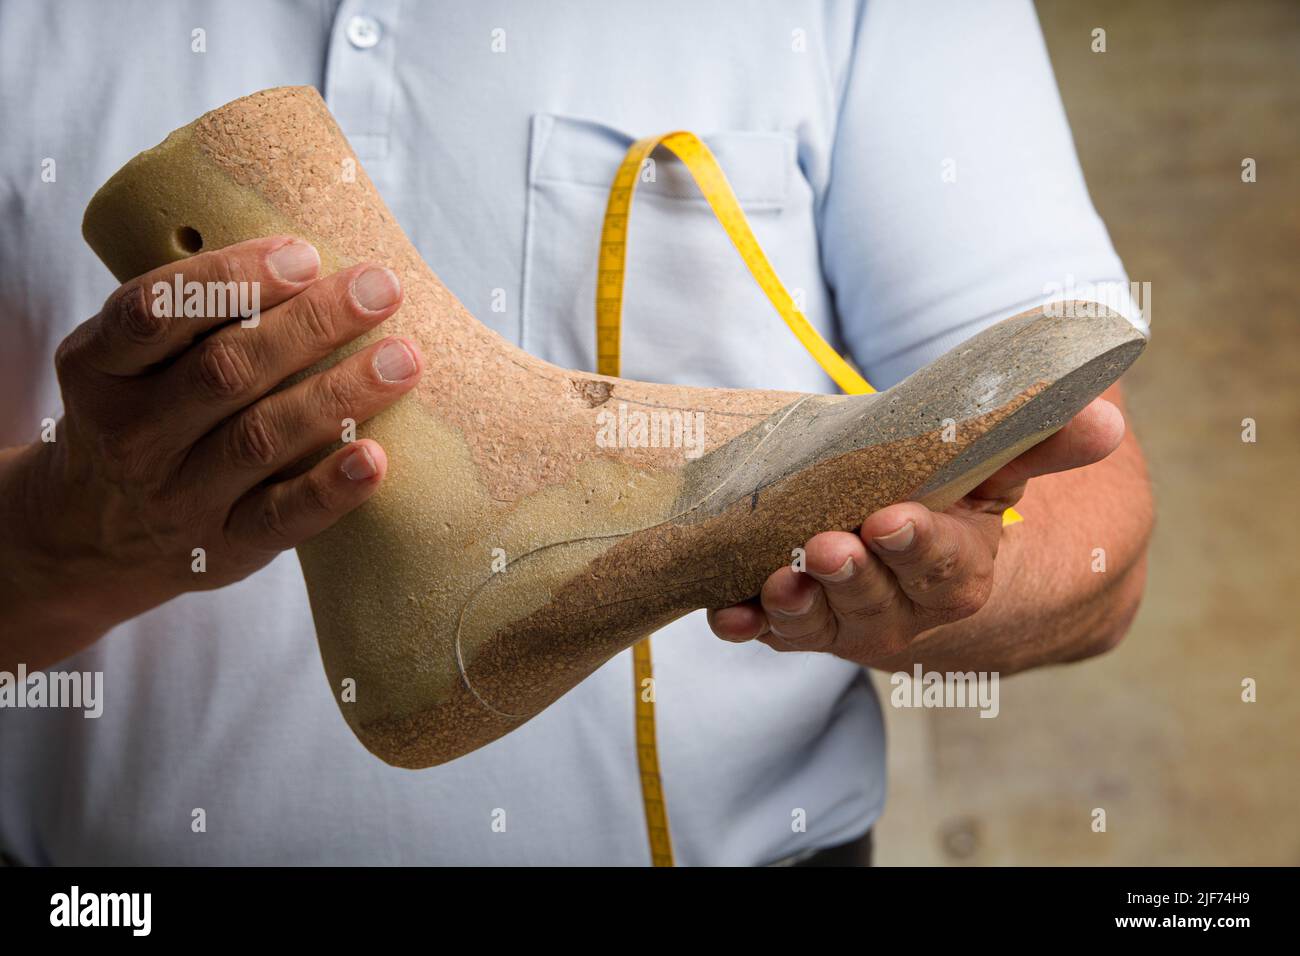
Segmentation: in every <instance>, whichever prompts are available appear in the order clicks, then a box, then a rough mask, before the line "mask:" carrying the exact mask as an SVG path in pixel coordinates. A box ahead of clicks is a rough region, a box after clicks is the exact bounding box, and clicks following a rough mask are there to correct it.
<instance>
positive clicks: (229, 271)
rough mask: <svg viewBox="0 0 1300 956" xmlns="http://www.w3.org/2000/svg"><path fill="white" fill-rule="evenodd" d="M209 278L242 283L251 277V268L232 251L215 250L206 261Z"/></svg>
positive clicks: (223, 281) (214, 280) (221, 281)
mask: <svg viewBox="0 0 1300 956" xmlns="http://www.w3.org/2000/svg"><path fill="white" fill-rule="evenodd" d="M206 265H207V271H208V278H209V279H210V280H211V281H213V282H220V283H222V284H227V283H231V282H233V283H241V282H247V281H248V279H249V278H250V275H249V269H248V266H247V264H246V263H245V262H244V260H243V259H242V258H241V257H240V256H238V255H235V254H233V253H231V252H226V251H222V252H214V253H212V254H211V258H210V259H209V260H208V262H207V263H206Z"/></svg>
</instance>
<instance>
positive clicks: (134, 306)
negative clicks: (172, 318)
mask: <svg viewBox="0 0 1300 956" xmlns="http://www.w3.org/2000/svg"><path fill="white" fill-rule="evenodd" d="M103 315H104V319H105V321H107V322H108V323H110V324H111V325H112V326H113V327H114V328H116V329H117V330H118V331H119V332H120V333H121V335H122V337H123V338H125V339H126V340H127V341H128V342H131V343H132V344H134V345H152V344H154V343H155V342H157V341H159V340H160V339H162V338H163V336H164V335H166V333H167V319H166V317H165V316H161V315H159V314H158V310H157V309H156V308H154V307H153V305H152V304H151V300H150V297H149V296H147V295H146V294H145V290H144V287H143V286H142V285H140V284H139V283H138V282H133V283H131V284H130V285H126V286H123V287H122V288H121V289H119V290H117V291H116V292H114V293H113V294H112V295H111V296H109V299H108V303H107V304H106V305H105V306H104V313H103Z"/></svg>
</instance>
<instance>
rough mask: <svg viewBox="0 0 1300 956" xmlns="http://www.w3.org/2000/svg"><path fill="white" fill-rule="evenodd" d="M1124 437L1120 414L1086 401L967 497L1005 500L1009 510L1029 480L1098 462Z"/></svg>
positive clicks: (1098, 402) (1100, 403)
mask: <svg viewBox="0 0 1300 956" xmlns="http://www.w3.org/2000/svg"><path fill="white" fill-rule="evenodd" d="M1123 438H1124V415H1123V413H1122V412H1120V410H1119V409H1118V408H1116V407H1115V406H1114V405H1113V404H1111V403H1110V402H1108V401H1106V400H1105V399H1104V398H1097V399H1094V400H1093V401H1092V402H1090V403H1089V404H1088V405H1087V406H1086V407H1084V409H1083V410H1082V411H1080V412H1079V414H1077V415H1075V416H1074V418H1072V419H1071V420H1070V421H1068V422H1066V424H1065V427H1064V428H1062V429H1061V430H1060V431H1058V432H1056V434H1054V435H1051V436H1050V437H1048V438H1047V439H1046V440H1045V441H1042V442H1040V443H1039V444H1037V445H1035V446H1034V447H1033V448H1031V449H1029V450H1028V451H1027V452H1025V453H1024V454H1023V455H1020V456H1019V457H1018V458H1016V459H1014V460H1013V461H1011V462H1008V463H1007V464H1006V465H1004V466H1003V467H1002V468H1000V469H998V470H997V471H996V472H994V473H993V474H992V475H990V476H989V477H988V478H987V479H986V480H985V481H984V482H983V484H981V485H980V486H979V487H978V488H975V489H974V490H973V491H971V493H970V495H969V497H971V498H974V499H979V500H990V501H999V500H1006V504H1005V505H1003V508H1006V507H1010V506H1011V505H1013V504H1015V502H1016V501H1018V500H1019V498H1020V495H1022V494H1023V493H1024V485H1025V482H1027V481H1028V480H1029V479H1030V478H1036V477H1038V476H1039V475H1049V474H1052V473H1054V472H1058V471H1069V470H1070V469H1071V468H1082V467H1084V466H1085V465H1091V464H1092V463H1093V462H1097V461H1101V459H1103V458H1105V457H1106V456H1107V455H1109V454H1110V453H1111V452H1113V451H1114V450H1115V449H1116V448H1118V447H1119V443H1120V442H1121V441H1122V440H1123Z"/></svg>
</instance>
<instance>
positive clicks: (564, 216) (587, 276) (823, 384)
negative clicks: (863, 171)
mask: <svg viewBox="0 0 1300 956" xmlns="http://www.w3.org/2000/svg"><path fill="white" fill-rule="evenodd" d="M702 138H703V139H704V141H705V143H707V144H708V146H709V148H710V149H711V150H712V151H713V153H714V155H715V156H716V157H717V158H718V162H719V164H720V165H721V166H722V169H723V172H725V173H726V175H727V178H728V180H729V181H730V182H731V185H732V188H733V189H734V190H735V192H736V196H737V198H738V199H739V201H740V204H741V207H742V208H743V209H744V210H745V214H746V217H747V218H748V219H749V222H750V226H751V227H752V228H753V230H754V234H755V235H756V236H757V238H758V241H759V244H760V245H761V246H762V247H763V249H764V251H765V252H766V253H767V256H768V259H769V260H770V261H771V262H772V265H773V267H774V268H775V269H776V271H777V274H778V275H779V276H780V277H781V279H782V281H783V282H784V283H785V285H786V288H787V289H789V290H790V293H791V295H792V296H794V297H795V301H796V302H798V303H799V304H800V305H801V307H802V308H803V310H804V312H805V314H806V315H807V317H808V319H809V321H810V322H812V324H813V325H814V326H815V327H817V329H818V330H819V331H820V332H822V334H823V335H826V336H827V337H828V338H829V337H830V334H829V333H830V326H831V321H832V319H831V316H832V312H831V308H830V301H829V295H828V293H827V291H826V288H825V284H824V282H823V280H822V277H821V269H820V259H819V256H818V248H817V230H816V223H815V218H814V201H813V193H812V189H811V187H810V186H809V185H808V182H807V180H806V179H805V178H804V177H803V175H802V173H801V172H800V170H799V167H798V162H797V160H796V147H797V142H796V139H795V137H794V135H793V134H785V133H773V132H747V131H726V132H720V133H715V134H713V135H709V136H704V137H702ZM633 139H634V137H633V136H631V135H630V134H628V133H625V132H623V131H621V130H618V129H615V128H613V127H610V126H606V125H604V124H601V123H597V122H593V121H589V120H583V119H577V118H573V117H567V116H560V115H556V114H549V113H543V114H537V115H535V116H534V117H533V118H532V128H531V138H530V145H529V163H528V212H527V220H526V226H525V237H524V274H523V328H522V343H523V347H524V348H525V349H526V350H528V351H529V352H531V353H532V354H534V355H536V356H538V357H540V358H543V359H546V360H547V361H550V362H554V363H555V364H557V365H561V366H565V367H568V368H580V369H587V370H592V369H594V368H595V362H596V359H595V351H596V331H595V329H596V318H595V312H596V304H595V303H596V272H597V262H598V256H599V248H600V231H601V225H602V222H603V220H604V214H605V205H606V202H607V200H608V196H609V186H610V183H611V182H612V181H613V179H614V175H615V173H616V172H617V170H618V167H619V164H620V163H621V162H622V159H623V156H624V154H625V153H626V151H627V148H628V146H630V145H631V143H632V141H633ZM653 158H654V161H655V162H654V167H653V179H648V177H645V176H643V177H642V178H641V179H639V180H638V182H637V187H636V193H635V196H634V198H633V201H632V215H631V225H630V229H629V235H628V249H627V266H626V274H625V279H624V294H623V348H622V363H623V370H622V374H623V375H624V376H625V377H627V378H635V379H643V380H649V381H657V382H670V383H674V384H683V385H713V386H728V387H762V388H776V389H791V390H802V391H822V392H833V391H835V390H836V389H835V386H834V384H833V383H832V382H831V380H830V379H829V378H828V377H827V376H826V375H825V373H823V372H822V371H821V369H820V368H819V367H818V366H817V364H816V362H814V361H813V359H812V357H811V356H809V355H808V353H807V352H806V351H805V350H804V348H803V346H801V345H800V344H799V342H798V340H797V339H796V338H795V337H794V334H793V333H792V332H791V331H790V330H789V328H788V327H787V326H786V324H785V323H784V322H783V321H782V320H781V317H780V315H779V314H778V313H777V312H776V310H775V309H774V308H773V307H772V304H771V303H770V302H769V301H768V299H767V297H766V296H765V295H764V294H763V291H762V290H761V289H760V288H759V287H758V284H757V283H756V282H755V281H754V279H753V277H752V276H751V275H750V274H749V270H748V269H747V268H746V267H745V264H744V261H743V260H742V259H741V258H740V255H739V253H738V252H737V251H736V249H735V247H734V246H733V245H732V244H731V240H730V239H729V238H728V237H727V234H726V232H725V231H724V230H723V228H722V225H721V223H719V222H718V221H717V219H716V218H715V217H714V215H713V212H712V210H711V209H710V208H709V205H708V203H707V202H706V201H705V199H704V198H703V196H701V194H700V192H699V190H698V189H697V188H696V186H695V182H694V180H693V179H692V178H691V176H690V173H689V172H688V171H687V169H686V167H685V166H684V165H683V164H682V163H681V162H680V161H678V160H677V159H676V158H675V157H673V156H672V155H671V154H670V153H668V152H667V151H666V150H664V149H662V148H661V149H658V150H656V151H655V153H654V156H653Z"/></svg>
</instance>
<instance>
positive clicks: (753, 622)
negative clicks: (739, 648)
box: [708, 598, 768, 644]
mask: <svg viewBox="0 0 1300 956" xmlns="http://www.w3.org/2000/svg"><path fill="white" fill-rule="evenodd" d="M708 619H709V627H711V628H712V629H713V633H714V634H716V635H717V636H718V637H720V638H722V639H723V640H724V641H731V642H732V643H733V644H743V643H745V642H746V641H752V640H753V639H754V638H756V637H761V636H762V635H764V634H766V633H767V631H768V626H767V615H766V614H764V613H763V607H762V605H761V604H759V603H758V600H757V599H756V598H755V599H753V600H750V601H742V602H741V603H740V604H733V605H731V606H730V607H724V608H718V609H717V610H710V611H709V612H708Z"/></svg>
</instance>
